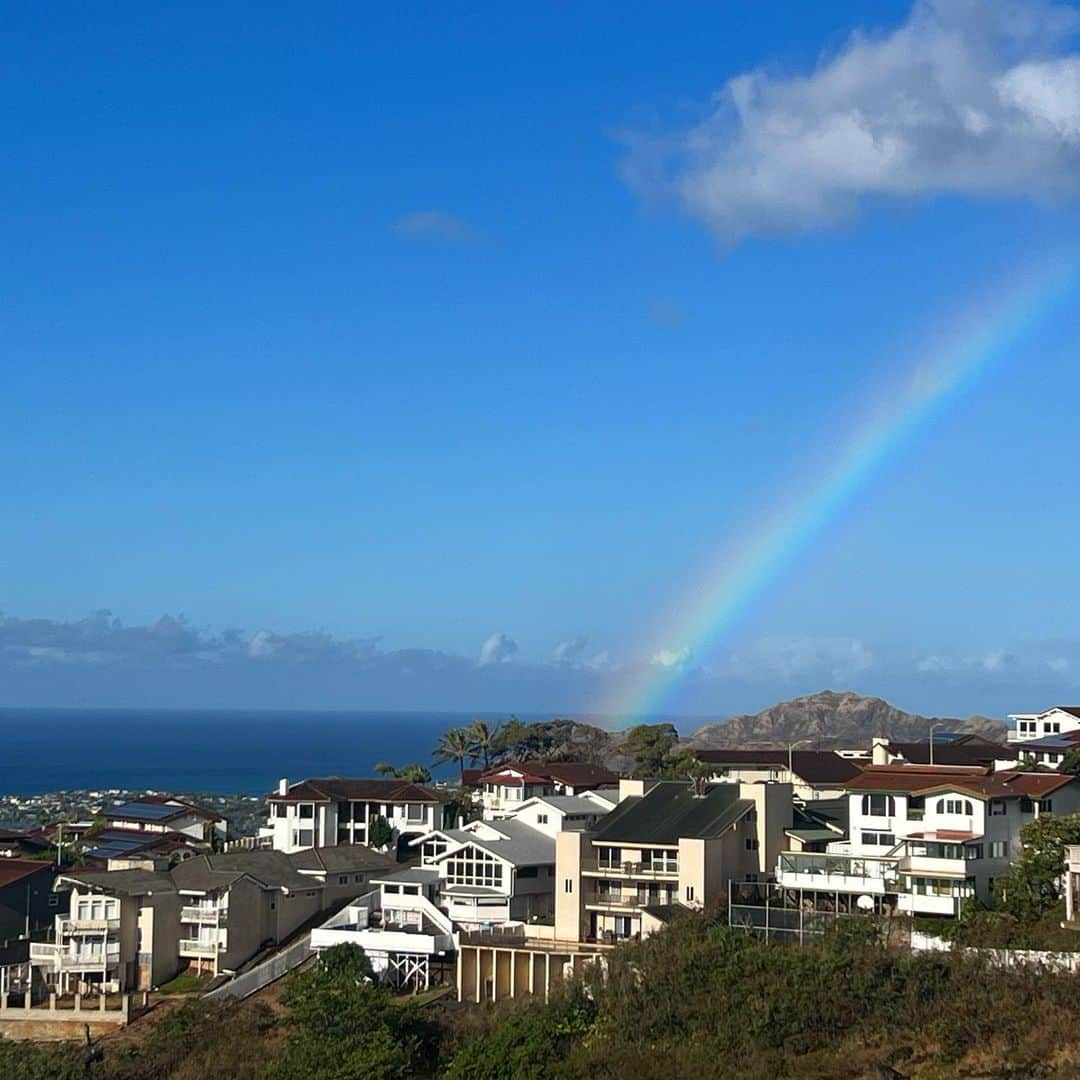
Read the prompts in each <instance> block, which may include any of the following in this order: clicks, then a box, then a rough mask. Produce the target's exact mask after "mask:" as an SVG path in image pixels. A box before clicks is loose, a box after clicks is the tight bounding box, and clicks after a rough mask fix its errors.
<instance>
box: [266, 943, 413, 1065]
mask: <svg viewBox="0 0 1080 1080" xmlns="http://www.w3.org/2000/svg"><path fill="white" fill-rule="evenodd" d="M282 1003H283V1004H284V1005H285V1006H286V1009H287V1013H286V1018H285V1023H286V1025H287V1027H288V1028H289V1036H288V1040H287V1042H286V1045H285V1053H284V1054H283V1055H282V1056H281V1057H280V1059H279V1060H278V1061H277V1062H275V1063H274V1065H273V1066H271V1068H270V1070H269V1076H270V1077H272V1078H274V1080H301V1078H302V1080H406V1078H408V1077H413V1076H417V1075H424V1074H425V1072H426V1069H425V1066H426V1065H427V1064H428V1060H429V1058H430V1051H431V1043H432V1040H431V1032H430V1030H429V1027H428V1024H427V1022H426V1020H425V1019H424V1017H423V1015H422V1013H421V1012H420V1010H419V1009H417V1008H416V1007H415V1006H413V1005H411V1004H408V1005H397V1004H395V1002H394V1001H393V999H392V998H391V995H390V992H389V991H388V990H385V989H383V988H382V987H379V986H376V985H375V983H374V981H373V978H372V970H371V964H370V963H369V962H368V960H367V957H366V956H365V955H364V952H363V950H362V949H359V948H357V947H356V946H354V945H336V946H334V947H333V948H331V949H328V950H327V951H326V952H324V953H323V954H322V956H321V958H320V961H319V963H318V964H316V965H314V966H313V967H311V968H309V969H307V970H305V971H302V972H298V973H296V974H293V975H291V976H290V977H289V980H288V981H287V983H286V985H285V990H284V993H283V994H282Z"/></svg>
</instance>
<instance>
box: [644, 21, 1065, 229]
mask: <svg viewBox="0 0 1080 1080" xmlns="http://www.w3.org/2000/svg"><path fill="white" fill-rule="evenodd" d="M1078 27H1080V13H1077V12H1076V11H1075V10H1073V9H1071V8H1068V7H1065V6H1063V5H1060V4H1052V3H1049V2H1047V0H919V2H917V3H916V4H915V6H914V8H913V9H912V11H911V14H910V16H909V17H908V20H907V22H905V23H904V24H903V25H902V26H900V27H899V28H898V29H896V30H894V31H893V32H892V33H888V34H884V35H876V36H875V35H870V34H867V33H862V32H857V33H855V34H853V35H852V36H851V38H850V39H849V41H848V42H847V44H846V45H845V47H844V48H843V49H841V50H840V52H839V53H837V54H836V55H834V56H831V57H829V58H826V59H823V60H822V61H821V62H820V63H819V65H818V67H817V68H816V69H815V70H814V71H813V72H812V73H810V74H809V75H788V76H784V75H775V74H771V73H769V72H767V71H765V70H762V69H758V70H755V71H750V72H748V73H745V74H742V75H738V76H736V77H735V78H732V79H729V80H728V82H727V83H726V84H725V85H724V87H723V88H722V89H721V90H720V91H719V92H717V94H716V95H715V96H714V100H713V103H712V107H711V110H710V113H709V115H708V116H707V117H706V119H704V120H703V121H702V122H701V123H699V124H698V125H697V126H696V127H694V128H692V129H690V130H685V131H682V132H678V133H675V134H673V135H670V136H662V137H659V138H656V137H647V136H643V135H640V134H635V135H631V136H630V137H629V138H628V140H627V141H628V143H629V146H630V154H629V157H628V159H627V161H626V163H625V171H626V175H627V177H628V179H629V180H630V181H631V183H633V184H635V185H636V186H638V187H640V188H642V189H644V190H647V191H653V190H656V189H658V188H659V189H660V190H661V191H663V192H665V193H667V194H670V195H673V196H674V197H675V198H676V200H677V201H678V202H679V203H680V205H681V206H682V207H683V209H684V210H685V211H686V212H687V213H689V214H690V215H692V216H693V217H695V218H698V219H699V220H701V221H702V222H704V223H705V224H706V225H707V226H708V227H709V228H711V229H712V230H713V231H714V232H715V233H716V234H717V235H718V236H719V237H720V238H722V239H723V240H725V241H727V242H734V241H737V240H739V239H740V238H742V237H745V236H747V235H751V234H755V233H758V234H760V233H783V232H798V231H802V230H807V229H812V228H816V227H820V226H827V225H831V224H835V223H837V222H841V221H844V220H846V219H849V218H851V217H852V216H854V215H855V214H856V212H857V211H858V210H859V208H860V206H861V205H862V204H863V203H864V202H866V201H867V200H868V199H872V198H882V197H884V198H889V199H911V198H918V197H926V196H932V195H936V194H945V193H952V194H960V195H974V196H980V197H986V196H994V197H1009V198H1045V197H1060V196H1063V195H1074V194H1076V193H1077V192H1078V191H1080V55H1077V54H1069V53H1068V52H1067V48H1068V41H1069V38H1070V36H1071V35H1072V34H1073V33H1075V32H1076V30H1077V28H1078Z"/></svg>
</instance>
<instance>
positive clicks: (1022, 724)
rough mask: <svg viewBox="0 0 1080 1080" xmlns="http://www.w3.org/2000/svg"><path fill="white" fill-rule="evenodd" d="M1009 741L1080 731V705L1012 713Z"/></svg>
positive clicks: (1010, 715)
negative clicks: (1036, 711)
mask: <svg viewBox="0 0 1080 1080" xmlns="http://www.w3.org/2000/svg"><path fill="white" fill-rule="evenodd" d="M1009 719H1010V720H1011V721H1012V726H1011V727H1010V728H1009V742H1011V743H1013V742H1026V741H1027V740H1029V739H1039V738H1042V737H1043V736H1045V735H1062V734H1064V733H1065V732H1068V731H1080V705H1055V706H1054V707H1053V708H1051V709H1047V710H1045V711H1044V712H1039V713H1010V714H1009Z"/></svg>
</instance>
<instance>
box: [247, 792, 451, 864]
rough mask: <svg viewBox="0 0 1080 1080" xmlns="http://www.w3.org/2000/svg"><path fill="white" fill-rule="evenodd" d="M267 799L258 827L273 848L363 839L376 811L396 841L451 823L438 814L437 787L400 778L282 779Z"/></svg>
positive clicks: (442, 802)
mask: <svg viewBox="0 0 1080 1080" xmlns="http://www.w3.org/2000/svg"><path fill="white" fill-rule="evenodd" d="M267 802H268V804H269V808H270V818H269V822H268V824H267V827H266V828H265V829H264V830H263V831H262V833H263V835H264V836H266V837H268V838H270V840H271V846H272V847H273V848H274V850H275V851H284V852H292V851H303V850H304V849H305V848H310V847H334V846H335V845H337V844H368V843H369V838H370V829H371V823H372V821H374V820H375V819H376V818H379V817H381V818H384V819H385V820H386V822H387V824H388V825H389V826H390V828H391V829H392V830H393V834H394V841H395V842H396V843H398V844H399V845H400V844H403V843H404V842H407V841H408V840H410V839H412V838H414V837H417V836H421V835H423V834H424V833H428V832H430V831H431V830H432V829H437V828H442V827H443V825H444V824H451V825H453V824H454V822H452V821H451V822H447V821H445V820H444V818H445V814H444V809H445V808H446V800H445V799H444V798H443V797H442V795H441V794H440V793H439V792H437V791H435V790H433V789H432V788H427V787H422V786H421V785H419V784H413V783H409V782H408V781H406V780H366V779H361V780H353V779H347V778H344V777H340V776H331V777H326V778H323V779H313V780H302V781H300V782H299V783H296V784H290V783H289V782H288V780H285V779H282V780H280V781H279V782H278V788H277V791H276V792H274V793H273V794H272V795H270V796H269V797H268V799H267Z"/></svg>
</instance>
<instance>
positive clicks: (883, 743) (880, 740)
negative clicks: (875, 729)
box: [870, 735, 889, 765]
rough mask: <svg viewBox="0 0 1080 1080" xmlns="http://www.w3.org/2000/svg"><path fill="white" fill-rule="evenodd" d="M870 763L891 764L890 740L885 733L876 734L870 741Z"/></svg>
mask: <svg viewBox="0 0 1080 1080" xmlns="http://www.w3.org/2000/svg"><path fill="white" fill-rule="evenodd" d="M870 764H871V765H888V764H889V740H888V739H886V738H885V737H884V736H883V735H875V736H874V737H873V739H872V740H871V741H870Z"/></svg>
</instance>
